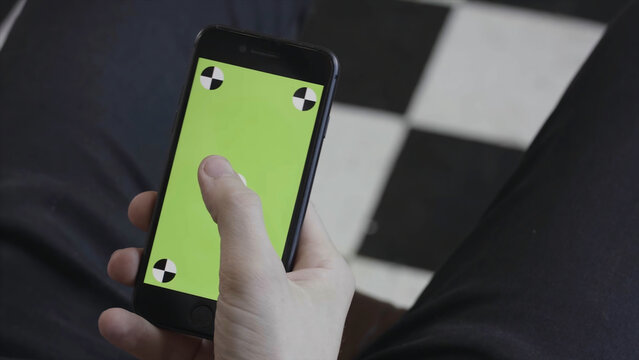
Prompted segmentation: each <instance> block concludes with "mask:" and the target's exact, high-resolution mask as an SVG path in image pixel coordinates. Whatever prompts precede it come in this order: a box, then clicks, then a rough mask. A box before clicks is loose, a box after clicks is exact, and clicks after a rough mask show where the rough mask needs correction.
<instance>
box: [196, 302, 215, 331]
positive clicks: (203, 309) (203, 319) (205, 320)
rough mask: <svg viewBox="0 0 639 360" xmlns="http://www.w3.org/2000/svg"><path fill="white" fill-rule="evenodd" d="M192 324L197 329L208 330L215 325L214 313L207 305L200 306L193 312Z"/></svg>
mask: <svg viewBox="0 0 639 360" xmlns="http://www.w3.org/2000/svg"><path fill="white" fill-rule="evenodd" d="M191 324H193V326H194V327H196V328H207V327H210V326H212V325H213V311H212V310H211V308H210V307H208V306H206V305H198V306H196V307H194V308H193V310H192V311H191Z"/></svg>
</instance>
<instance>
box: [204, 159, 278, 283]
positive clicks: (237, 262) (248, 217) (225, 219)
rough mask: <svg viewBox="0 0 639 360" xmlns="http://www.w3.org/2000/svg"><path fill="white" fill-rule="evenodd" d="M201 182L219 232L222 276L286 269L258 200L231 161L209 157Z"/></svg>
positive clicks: (205, 201)
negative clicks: (276, 249) (270, 238)
mask: <svg viewBox="0 0 639 360" xmlns="http://www.w3.org/2000/svg"><path fill="white" fill-rule="evenodd" d="M198 181H199V183H200V190H201V191H202V198H203V199H204V204H205V205H206V208H207V209H208V211H209V213H210V214H211V217H212V218H213V221H215V222H216V223H217V226H218V230H219V232H220V238H221V241H220V255H221V256H220V275H222V276H229V277H232V278H235V279H238V277H240V278H243V277H245V276H249V277H254V276H255V275H257V274H260V273H263V272H265V271H266V272H273V271H277V270H276V267H278V266H279V267H280V268H282V269H283V266H282V262H281V260H280V259H279V257H278V256H277V253H276V252H275V250H274V249H273V246H272V245H271V242H270V241H269V238H268V234H267V233H266V228H265V226H264V217H263V215H262V204H261V201H260V198H259V196H258V195H257V194H256V193H255V192H254V191H253V190H251V189H249V188H248V187H246V185H244V183H243V182H242V180H241V178H240V177H239V175H238V174H237V173H236V172H235V171H234V170H233V168H232V167H231V164H230V163H229V162H228V160H226V159H225V158H223V157H221V156H208V157H206V158H205V159H204V160H203V161H202V163H201V164H200V168H199V170H198Z"/></svg>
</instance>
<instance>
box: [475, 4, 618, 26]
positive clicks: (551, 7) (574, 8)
mask: <svg viewBox="0 0 639 360" xmlns="http://www.w3.org/2000/svg"><path fill="white" fill-rule="evenodd" d="M480 1H482V0H480ZM483 1H487V2H492V3H499V4H506V5H512V6H518V7H525V8H529V9H534V10H541V11H546V12H551V13H558V14H563V15H569V16H575V17H581V18H586V19H590V20H595V21H599V22H602V23H608V22H610V21H611V20H613V18H614V17H615V15H617V14H618V13H619V11H621V10H622V9H623V7H624V6H625V5H626V4H628V2H629V0H606V1H600V0H483Z"/></svg>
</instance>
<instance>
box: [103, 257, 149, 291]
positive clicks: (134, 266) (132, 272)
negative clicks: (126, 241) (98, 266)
mask: <svg viewBox="0 0 639 360" xmlns="http://www.w3.org/2000/svg"><path fill="white" fill-rule="evenodd" d="M141 256H142V249H140V248H126V249H119V250H116V251H114V252H113V254H111V259H109V264H108V265H107V274H108V275H109V277H110V278H111V279H113V280H115V281H117V282H119V283H121V284H124V285H128V286H133V284H134V283H135V276H136V275H137V272H138V266H140V257H141Z"/></svg>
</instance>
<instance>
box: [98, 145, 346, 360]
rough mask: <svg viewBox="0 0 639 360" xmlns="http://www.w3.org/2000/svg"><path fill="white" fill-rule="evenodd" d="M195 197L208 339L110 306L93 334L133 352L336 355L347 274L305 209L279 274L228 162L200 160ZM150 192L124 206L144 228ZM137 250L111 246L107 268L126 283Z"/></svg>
mask: <svg viewBox="0 0 639 360" xmlns="http://www.w3.org/2000/svg"><path fill="white" fill-rule="evenodd" d="M198 180H199V183H200V188H201V190H202V197H203V199H204V203H205V204H206V208H207V209H208V210H209V212H210V214H211V217H212V219H213V220H212V221H215V222H216V223H217V225H218V230H219V232H220V236H221V245H220V246H221V261H220V295H219V298H218V303H217V310H216V313H215V334H214V339H213V342H211V341H209V340H202V339H198V338H194V337H191V336H187V335H182V334H177V333H173V332H170V331H167V330H162V329H158V328H157V327H155V326H153V325H152V324H150V323H149V322H148V321H146V320H145V319H143V318H141V317H140V316H138V315H136V314H133V313H131V312H128V311H126V310H124V309H120V308H112V309H108V310H106V311H104V312H103V313H102V315H101V316H100V319H99V321H98V323H99V328H100V332H101V333H102V335H103V336H104V337H105V338H106V339H107V340H108V341H109V342H111V343H112V344H113V345H115V346H117V347H119V348H122V349H124V350H125V351H128V352H129V353H131V354H133V355H135V356H136V357H138V358H142V359H211V358H213V354H215V359H218V360H219V359H336V358H337V353H338V351H339V347H340V340H341V337H342V330H343V326H344V319H345V317H346V313H347V311H348V308H349V305H350V302H351V298H352V295H353V289H354V281H353V276H352V274H351V272H350V269H349V268H348V265H347V264H346V262H345V261H344V259H343V258H342V257H341V256H340V254H339V253H338V252H337V250H336V249H335V248H334V247H333V245H332V243H331V242H330V239H329V238H328V235H327V234H326V232H325V231H324V229H323V227H322V225H321V222H320V220H319V218H318V216H317V214H316V213H315V211H314V210H313V209H312V207H309V210H308V211H307V212H306V217H305V220H304V226H303V227H302V233H301V237H300V244H299V247H298V250H297V255H296V261H295V266H294V269H293V271H292V272H290V273H286V272H285V270H284V267H283V265H282V261H281V259H280V257H279V256H278V255H277V253H276V252H275V250H274V249H273V247H272V245H271V243H270V241H269V239H268V235H267V233H266V229H265V227H264V220H263V216H262V207H261V203H260V199H259V197H258V196H257V194H255V192H253V191H252V190H250V189H249V188H247V187H246V186H245V185H244V184H243V182H242V180H241V179H240V177H239V176H238V175H237V173H235V171H233V169H232V168H231V165H230V164H229V163H228V161H227V160H226V159H224V158H222V157H219V156H209V157H207V158H206V159H204V161H203V162H202V164H201V165H200V168H199V171H198ZM156 198H157V194H156V193H155V192H145V193H142V194H139V195H138V196H136V197H135V198H134V199H133V200H132V201H131V204H130V206H129V219H130V220H131V222H132V223H133V224H134V225H136V226H137V227H139V228H141V229H142V230H145V231H146V230H148V227H149V222H150V219H151V213H152V209H153V205H154V204H155V201H156ZM140 255H141V249H136V248H128V249H121V250H117V251H116V252H114V253H113V255H112V256H111V260H110V261H109V265H108V269H107V272H108V274H109V276H110V277H111V278H113V279H114V280H116V281H118V282H121V283H123V284H126V285H133V282H134V279H135V275H136V272H137V268H138V265H139V261H140Z"/></svg>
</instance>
